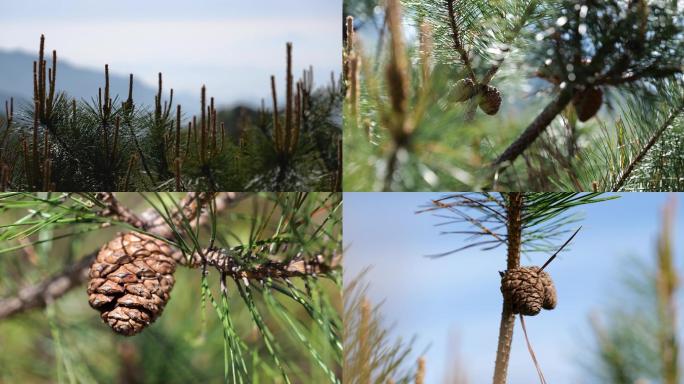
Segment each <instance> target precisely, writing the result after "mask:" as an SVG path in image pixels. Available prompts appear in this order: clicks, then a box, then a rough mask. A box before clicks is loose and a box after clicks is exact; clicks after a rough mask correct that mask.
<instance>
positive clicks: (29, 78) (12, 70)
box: [0, 50, 200, 113]
mask: <svg viewBox="0 0 684 384" xmlns="http://www.w3.org/2000/svg"><path fill="white" fill-rule="evenodd" d="M34 60H37V54H30V53H26V52H23V51H3V50H0V104H2V106H3V107H2V109H4V104H5V103H4V101H5V100H7V99H9V97H10V96H11V97H14V98H15V106H18V105H22V104H23V103H22V102H21V101H22V100H23V101H24V102H27V101H28V100H31V98H32V96H33V69H32V68H33V61H34ZM47 60H48V66H49V65H50V60H51V58H50V57H48V58H47ZM134 77H135V74H134ZM109 82H110V88H111V93H112V95H113V96H112V97H114V96H116V95H119V101H122V100H125V99H126V97H128V76H121V75H116V74H113V73H111V72H110V74H109ZM99 87H104V64H103V67H102V70H100V71H98V70H93V69H88V68H81V67H78V66H75V65H73V64H71V63H69V62H68V61H65V60H59V58H58V61H57V89H58V90H59V91H64V92H66V93H67V94H68V95H69V96H70V97H76V98H77V99H85V100H87V101H91V100H92V99H96V98H97V90H98V88H99ZM155 94H156V89H155V88H154V87H150V86H148V85H145V84H143V83H141V82H140V81H134V82H133V98H134V100H135V101H136V103H138V104H142V105H148V106H149V105H154V96H155ZM164 96H165V97H168V87H167V86H166V85H165V90H164ZM173 103H174V105H175V104H178V103H180V104H181V105H182V107H183V110H184V111H186V112H189V113H196V112H198V111H199V109H200V108H199V99H198V98H196V97H193V96H192V95H188V94H183V93H177V92H174V99H173ZM195 104H197V106H196V105H195Z"/></svg>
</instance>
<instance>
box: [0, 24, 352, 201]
mask: <svg viewBox="0 0 684 384" xmlns="http://www.w3.org/2000/svg"><path fill="white" fill-rule="evenodd" d="M45 52H46V51H45V38H44V37H43V36H41V40H40V48H39V53H38V60H37V61H36V62H34V65H33V74H34V87H33V88H34V90H33V100H32V103H31V105H30V106H25V107H22V108H18V109H17V110H16V111H15V108H14V107H15V106H14V100H12V99H11V100H7V102H6V108H5V118H4V119H0V140H1V141H0V190H3V191H4V190H17V191H152V190H165V191H185V190H192V191H225V190H271V191H274V190H285V191H291V190H323V191H325V190H333V189H334V188H336V186H335V183H336V181H335V180H337V179H339V178H340V177H339V175H338V174H339V173H340V171H339V169H340V167H341V163H340V159H339V158H338V152H339V151H338V146H339V141H340V138H341V120H340V115H341V103H342V95H341V86H340V85H339V84H337V83H338V80H336V79H335V76H334V75H332V76H331V80H330V84H327V85H325V86H320V87H316V85H315V84H314V74H313V68H309V69H308V70H307V71H304V73H303V74H302V75H301V78H299V79H298V78H296V75H295V74H294V73H293V68H292V64H291V63H292V55H293V46H292V44H291V43H288V44H287V49H286V54H287V55H286V56H287V60H286V71H285V78H286V81H285V95H286V98H285V99H286V105H285V110H284V111H281V110H279V108H280V107H279V105H278V103H277V100H274V103H273V107H272V108H273V110H272V111H269V110H267V109H266V108H265V107H264V108H263V110H262V111H261V113H262V117H263V119H261V121H258V122H256V121H251V120H250V119H245V120H243V121H240V126H239V127H230V126H226V125H225V124H224V122H222V121H221V120H220V117H221V116H222V115H224V113H222V111H221V110H219V109H218V106H217V105H218V100H215V99H214V98H213V97H211V96H210V95H209V94H208V90H207V88H206V87H204V86H202V87H201V91H200V92H199V99H200V100H199V102H198V105H199V106H200V113H199V114H198V116H186V115H185V114H184V111H185V110H184V109H183V107H182V106H180V105H176V104H174V98H173V89H169V90H168V91H166V90H165V89H164V83H163V76H162V74H161V73H159V75H158V87H157V94H156V95H155V98H154V101H153V103H152V107H150V108H148V107H146V106H145V105H146V104H147V103H148V102H149V101H141V100H135V99H134V94H133V88H134V79H133V75H131V76H130V79H129V87H128V88H129V89H128V95H127V97H126V99H125V100H123V99H121V98H119V95H113V94H112V92H111V90H110V84H109V66H108V65H105V66H104V79H103V86H102V87H100V88H99V89H98V90H97V92H94V94H96V96H95V97H93V98H92V99H91V100H75V99H72V98H70V97H69V96H68V95H67V94H65V93H64V92H60V91H59V81H58V80H59V78H58V70H57V69H58V61H57V53H56V51H52V59H51V61H50V62H49V63H48V60H47V59H46V58H45V57H44V56H45ZM271 81H272V85H273V87H274V88H273V89H272V92H273V96H274V97H275V96H276V93H275V91H276V89H275V82H276V76H272V78H271ZM186 108H187V106H186ZM269 116H270V118H268V117H269ZM235 130H238V131H240V132H245V133H244V134H245V135H252V136H259V137H258V139H257V140H252V142H251V145H252V146H251V147H244V146H240V143H239V142H238V140H237V138H232V136H231V135H230V132H228V131H235ZM240 135H242V133H240ZM231 138H232V139H231ZM335 190H339V188H337V189H335Z"/></svg>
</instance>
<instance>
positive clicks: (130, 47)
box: [0, 0, 342, 104]
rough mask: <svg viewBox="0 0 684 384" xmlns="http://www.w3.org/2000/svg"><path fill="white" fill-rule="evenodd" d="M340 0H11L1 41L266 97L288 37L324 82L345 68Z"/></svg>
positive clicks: (195, 86) (235, 97)
mask: <svg viewBox="0 0 684 384" xmlns="http://www.w3.org/2000/svg"><path fill="white" fill-rule="evenodd" d="M341 12H342V2H341V0H292V1H282V0H260V1H238V0H223V1H219V0H205V1H182V0H165V1H163V2H162V1H139V0H135V1H134V0H121V1H116V2H101V1H97V2H96V1H90V0H63V1H54V0H32V1H9V2H3V4H2V12H0V24H1V25H2V34H0V49H22V50H26V51H30V52H33V51H37V47H38V40H39V37H40V34H41V33H45V35H46V38H47V48H48V49H50V50H51V49H57V52H58V54H59V55H60V57H61V58H62V59H64V60H68V61H70V62H71V63H72V64H75V65H77V66H82V67H91V68H95V69H98V70H100V69H101V68H103V67H104V64H105V63H107V64H109V65H110V70H111V71H112V72H115V73H120V74H123V75H127V74H128V73H134V74H136V75H137V78H138V79H141V80H142V81H145V82H146V83H148V84H155V81H156V76H157V73H158V72H160V71H161V72H163V73H164V76H165V79H166V84H167V85H168V86H169V87H173V88H174V89H175V90H176V91H180V92H188V93H192V94H195V93H197V94H199V89H200V87H201V85H202V84H206V85H207V89H208V92H209V93H210V94H211V95H213V96H216V97H217V100H218V101H219V102H221V103H226V104H227V103H234V102H236V101H249V102H258V101H259V100H260V99H261V98H262V97H268V95H269V92H270V90H269V86H270V85H269V84H270V83H269V81H270V80H269V79H270V75H271V74H276V75H278V78H279V79H282V78H283V76H284V71H285V66H284V63H285V43H286V42H287V41H291V42H293V44H294V59H293V65H294V67H295V69H296V72H295V73H299V72H301V70H302V69H304V68H307V67H308V66H309V65H313V66H314V70H315V72H316V74H317V76H316V79H317V80H318V83H319V84H320V83H322V82H327V81H328V79H329V78H330V71H335V73H337V74H339V72H340V66H341V56H340V45H341V41H342V40H341V39H342V32H341V24H340V23H341V22H340V17H341V16H340V15H341Z"/></svg>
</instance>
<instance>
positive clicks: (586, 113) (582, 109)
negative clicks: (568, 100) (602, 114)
mask: <svg viewBox="0 0 684 384" xmlns="http://www.w3.org/2000/svg"><path fill="white" fill-rule="evenodd" d="M572 104H573V105H574V106H575V111H577V118H578V119H579V121H582V122H584V121H587V120H589V119H591V118H592V117H594V115H596V113H597V112H598V111H599V109H601V104H603V91H601V89H600V88H594V87H589V88H587V89H585V90H584V91H581V92H579V93H577V94H575V97H574V98H573V99H572Z"/></svg>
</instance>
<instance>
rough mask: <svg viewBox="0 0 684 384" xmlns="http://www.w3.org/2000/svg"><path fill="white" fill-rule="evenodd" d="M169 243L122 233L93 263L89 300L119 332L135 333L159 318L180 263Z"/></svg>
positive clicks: (137, 234)
mask: <svg viewBox="0 0 684 384" xmlns="http://www.w3.org/2000/svg"><path fill="white" fill-rule="evenodd" d="M172 253H173V251H172V249H171V247H169V246H168V245H167V244H166V243H165V242H163V241H161V240H158V239H155V238H154V237H151V236H147V235H143V234H140V233H134V232H129V233H126V234H119V235H117V237H116V238H115V239H114V240H112V241H110V242H109V243H107V244H105V245H104V246H103V247H102V249H101V250H100V252H99V253H98V254H97V258H96V259H95V261H94V262H93V264H92V265H91V266H90V275H89V276H90V281H89V282H88V302H89V303H90V306H91V307H93V308H95V309H97V310H98V311H100V314H101V317H102V320H104V322H105V323H107V324H109V326H110V327H112V329H113V330H114V331H115V332H116V333H119V334H122V335H126V336H131V335H135V334H136V333H138V332H140V331H142V330H143V329H144V328H145V327H146V326H147V325H149V324H150V323H152V322H154V321H155V320H156V319H157V317H159V316H160V315H161V313H162V310H163V309H164V306H165V305H166V302H167V301H168V300H169V294H170V292H171V288H173V283H174V278H173V272H174V271H175V269H176V262H175V261H174V259H173V258H172V257H171V255H172Z"/></svg>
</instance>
